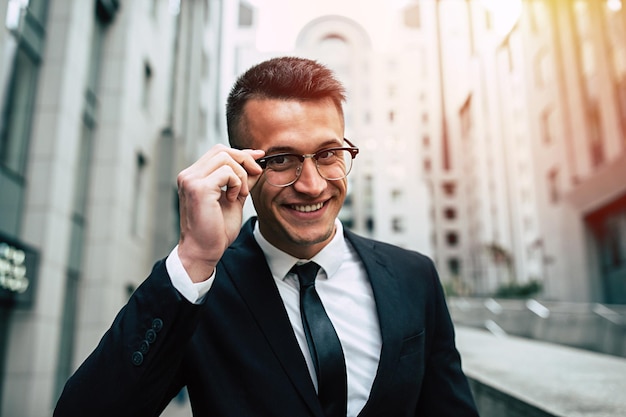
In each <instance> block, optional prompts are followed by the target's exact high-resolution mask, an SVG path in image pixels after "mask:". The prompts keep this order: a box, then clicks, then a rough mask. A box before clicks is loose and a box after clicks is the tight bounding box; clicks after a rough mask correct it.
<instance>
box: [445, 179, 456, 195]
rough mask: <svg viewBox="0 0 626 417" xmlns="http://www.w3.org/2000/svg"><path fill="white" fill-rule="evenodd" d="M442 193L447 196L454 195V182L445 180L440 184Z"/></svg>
mask: <svg viewBox="0 0 626 417" xmlns="http://www.w3.org/2000/svg"><path fill="white" fill-rule="evenodd" d="M442 188H443V193H444V194H445V195H446V196H447V197H454V195H455V194H456V184H455V183H454V182H452V181H446V182H444V183H443V184H442Z"/></svg>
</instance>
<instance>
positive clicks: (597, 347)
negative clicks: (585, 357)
mask: <svg viewBox="0 0 626 417" xmlns="http://www.w3.org/2000/svg"><path fill="white" fill-rule="evenodd" d="M448 305H449V308H450V314H451V315H452V319H453V320H454V321H455V323H457V324H458V325H463V326H469V327H475V328H481V329H487V330H489V331H490V332H491V333H493V334H496V335H505V334H508V335H515V336H521V337H526V338H529V339H535V340H541V341H546V342H551V343H556V344H561V345H566V346H572V347H576V348H581V349H586V350H591V351H594V352H601V353H606V354H610V355H615V356H621V357H626V305H604V304H594V303H566V302H540V301H537V300H532V299H530V300H509V299H493V298H457V297H451V298H449V299H448Z"/></svg>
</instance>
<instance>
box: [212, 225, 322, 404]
mask: <svg viewBox="0 0 626 417" xmlns="http://www.w3.org/2000/svg"><path fill="white" fill-rule="evenodd" d="M253 225H254V222H253V219H250V220H248V221H247V222H246V223H245V224H244V225H243V227H242V229H241V232H240V233H239V237H238V238H237V240H236V241H235V242H234V243H233V244H232V245H231V246H230V247H229V248H228V250H227V251H226V253H225V254H224V256H223V257H222V261H221V262H222V264H223V265H224V267H225V269H226V271H227V272H228V275H229V277H230V279H231V280H232V281H233V284H234V285H235V287H236V288H237V290H238V291H239V293H240V294H241V296H242V298H243V299H244V300H245V302H246V304H247V305H248V307H249V308H250V310H251V311H252V313H253V316H254V317H255V318H256V321H257V323H258V325H259V327H260V328H261V330H262V332H263V333H264V334H265V337H266V340H267V342H268V343H269V344H270V346H271V347H272V350H273V351H274V352H275V354H276V357H277V358H278V360H279V361H280V363H281V365H282V367H283V370H284V371H285V373H286V374H287V376H288V377H289V379H290V380H291V382H292V383H293V385H294V386H296V388H297V390H298V391H299V392H300V395H301V396H302V398H303V399H304V401H305V402H306V403H307V404H308V406H309V408H310V409H311V411H312V412H313V414H314V415H318V416H322V415H323V412H322V409H321V406H320V403H319V401H318V399H317V395H316V393H315V387H314V386H313V383H312V381H311V376H310V374H309V371H308V368H307V366H306V362H305V360H304V357H303V356H302V351H301V350H300V346H299V345H298V342H297V340H296V337H295V335H294V333H293V329H292V327H291V323H290V322H289V317H288V315H287V311H286V310H285V307H284V305H283V302H282V298H281V297H280V294H279V292H278V288H277V287H276V283H275V282H274V278H273V277H272V274H271V271H270V269H269V266H268V265H267V262H266V261H265V256H264V255H263V251H262V250H261V248H260V247H259V246H258V244H257V243H256V240H255V239H254V236H253Z"/></svg>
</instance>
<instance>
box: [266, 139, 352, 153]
mask: <svg viewBox="0 0 626 417" xmlns="http://www.w3.org/2000/svg"><path fill="white" fill-rule="evenodd" d="M343 142H344V140H343V138H342V139H341V141H339V142H338V141H337V139H329V140H327V141H326V142H324V143H322V144H321V145H320V147H319V148H318V150H317V151H315V152H318V151H321V150H324V149H327V148H338V147H341V146H342V145H343ZM278 153H295V154H297V155H300V153H298V152H297V151H296V150H295V149H294V148H292V147H290V146H272V147H270V148H269V149H268V150H267V151H265V154H266V155H270V154H278Z"/></svg>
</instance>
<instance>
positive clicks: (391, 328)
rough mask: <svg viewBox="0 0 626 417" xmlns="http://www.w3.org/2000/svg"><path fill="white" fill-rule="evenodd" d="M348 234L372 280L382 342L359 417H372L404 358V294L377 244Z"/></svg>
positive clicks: (350, 233) (346, 231)
mask: <svg viewBox="0 0 626 417" xmlns="http://www.w3.org/2000/svg"><path fill="white" fill-rule="evenodd" d="M344 233H345V235H346V237H347V238H348V240H349V241H350V243H351V244H352V246H353V247H354V249H355V250H356V252H357V254H358V255H359V257H360V258H361V261H362V262H363V265H364V266H365V270H366V271H367V275H368V277H369V279H370V283H371V285H372V290H373V293H374V299H375V301H376V311H377V313H378V322H379V325H380V332H381V338H382V350H381V354H380V360H379V363H378V370H377V372H376V377H375V379H374V383H373V385H372V390H371V392H370V396H369V399H368V401H367V403H366V404H365V407H364V408H363V410H361V412H360V413H359V416H360V417H365V416H367V415H371V414H372V410H376V409H377V408H378V407H379V404H378V403H379V402H380V399H382V398H384V391H385V390H386V389H387V387H389V386H391V382H392V379H393V375H394V372H395V366H396V363H397V361H398V358H399V356H400V349H401V344H402V334H401V327H400V326H399V325H398V320H399V318H401V317H402V310H401V309H400V306H401V305H402V303H401V302H400V300H401V290H400V287H399V285H398V280H397V279H396V278H395V277H394V276H393V273H392V272H391V270H390V269H389V268H388V266H387V261H388V260H387V259H385V258H384V257H382V256H380V255H379V253H378V252H377V251H376V250H375V249H376V243H375V242H374V241H371V240H368V239H364V238H362V237H360V236H357V235H355V234H354V233H352V232H350V231H349V230H344ZM374 414H375V412H374Z"/></svg>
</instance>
